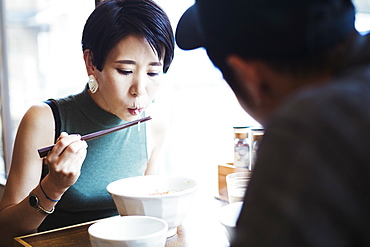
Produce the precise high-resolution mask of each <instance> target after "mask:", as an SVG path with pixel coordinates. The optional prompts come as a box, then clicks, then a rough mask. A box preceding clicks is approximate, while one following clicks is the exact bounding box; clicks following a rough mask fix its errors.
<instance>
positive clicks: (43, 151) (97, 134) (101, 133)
mask: <svg viewBox="0 0 370 247" xmlns="http://www.w3.org/2000/svg"><path fill="white" fill-rule="evenodd" d="M150 119H152V118H151V117H144V118H140V119H138V120H135V121H131V122H128V123H125V124H122V125H118V126H116V127H112V128H109V129H105V130H100V131H97V132H93V133H90V134H87V135H84V136H81V140H83V141H91V140H93V139H96V138H98V137H101V136H105V135H107V134H110V133H113V132H116V131H118V130H122V129H126V128H128V127H131V126H134V125H136V124H138V123H143V122H145V121H148V120H150ZM53 147H54V145H51V146H47V147H44V148H40V149H38V150H37V151H38V152H39V155H40V158H43V157H45V156H46V155H47V154H48V153H49V151H50V150H51V149H52V148H53Z"/></svg>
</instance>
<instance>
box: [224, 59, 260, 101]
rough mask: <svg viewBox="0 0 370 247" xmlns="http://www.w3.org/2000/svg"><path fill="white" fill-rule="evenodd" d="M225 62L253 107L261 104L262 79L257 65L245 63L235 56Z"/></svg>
mask: <svg viewBox="0 0 370 247" xmlns="http://www.w3.org/2000/svg"><path fill="white" fill-rule="evenodd" d="M227 62H228V64H229V66H230V67H231V69H232V70H233V72H234V74H235V76H236V79H237V81H238V82H237V83H239V84H240V85H238V86H239V88H241V89H242V90H246V91H247V92H248V94H249V95H250V97H251V100H252V102H253V104H254V105H255V106H257V107H258V106H261V104H262V103H263V96H264V95H263V85H262V84H263V82H264V80H263V78H262V75H261V73H260V70H259V66H258V64H257V63H254V62H249V61H245V60H244V59H242V58H241V57H239V56H237V55H230V56H229V57H228V58H227Z"/></svg>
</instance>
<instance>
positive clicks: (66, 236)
mask: <svg viewBox="0 0 370 247" xmlns="http://www.w3.org/2000/svg"><path fill="white" fill-rule="evenodd" d="M93 223H94V222H87V223H83V224H79V225H74V226H70V227H64V228H60V229H57V230H52V231H47V232H42V233H36V234H30V235H27V236H22V237H17V238H15V240H14V241H15V243H14V246H15V247H24V246H37V247H54V246H55V247H67V246H76V247H91V244H90V240H89V234H88V232H87V229H88V228H89V226H90V225H91V224H93ZM185 236H186V234H185V232H184V229H183V226H180V227H179V228H178V229H177V234H176V235H174V236H172V237H170V238H168V239H167V242H166V247H167V246H168V247H178V246H186V239H185Z"/></svg>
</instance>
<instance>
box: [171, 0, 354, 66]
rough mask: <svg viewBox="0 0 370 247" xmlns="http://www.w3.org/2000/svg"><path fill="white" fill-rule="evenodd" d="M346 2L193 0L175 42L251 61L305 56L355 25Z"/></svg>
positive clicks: (342, 38)
mask: <svg viewBox="0 0 370 247" xmlns="http://www.w3.org/2000/svg"><path fill="white" fill-rule="evenodd" d="M354 20H355V9H354V6H353V3H352V1H351V0H227V1H225V0H196V2H195V3H194V5H192V6H191V7H190V8H189V9H187V10H186V12H185V13H184V14H183V15H182V17H181V19H180V21H179V23H178V25H177V29H176V43H177V45H178V46H179V47H180V48H181V49H184V50H191V49H195V48H199V47H204V48H206V49H213V50H214V51H220V52H226V53H238V54H240V55H243V56H245V57H250V58H267V59H269V58H270V59H271V58H278V59H294V58H306V57H309V56H311V55H314V54H316V52H319V51H321V50H325V49H326V48H328V47H330V46H332V45H335V44H337V43H339V42H340V41H342V40H344V38H345V37H347V36H348V35H349V34H350V33H351V32H354V31H355V27H354Z"/></svg>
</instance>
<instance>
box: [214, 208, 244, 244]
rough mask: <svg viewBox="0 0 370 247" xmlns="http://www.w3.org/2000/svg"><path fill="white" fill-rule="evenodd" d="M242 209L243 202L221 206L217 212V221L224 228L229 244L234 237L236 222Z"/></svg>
mask: <svg viewBox="0 0 370 247" xmlns="http://www.w3.org/2000/svg"><path fill="white" fill-rule="evenodd" d="M242 207H243V202H234V203H230V204H227V205H225V206H223V207H222V208H220V210H219V214H218V220H219V221H220V222H221V224H222V225H223V226H224V227H225V229H226V235H227V238H228V240H229V242H231V240H232V239H233V237H234V230H235V226H236V221H237V220H238V218H239V214H240V211H241V209H242Z"/></svg>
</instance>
